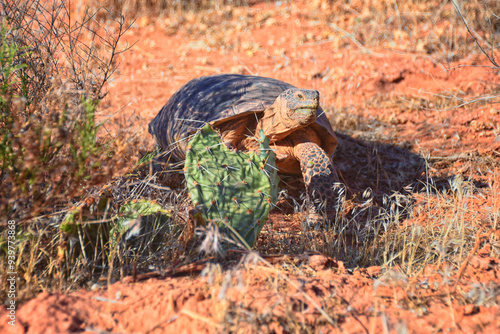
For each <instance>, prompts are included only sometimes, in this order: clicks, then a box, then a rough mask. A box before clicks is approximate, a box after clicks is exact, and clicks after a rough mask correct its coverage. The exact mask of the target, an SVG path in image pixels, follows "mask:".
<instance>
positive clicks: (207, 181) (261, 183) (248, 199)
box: [184, 124, 279, 247]
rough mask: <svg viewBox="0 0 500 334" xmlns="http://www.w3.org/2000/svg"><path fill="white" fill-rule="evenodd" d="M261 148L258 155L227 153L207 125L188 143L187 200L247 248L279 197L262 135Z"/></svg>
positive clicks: (272, 159) (272, 156)
mask: <svg viewBox="0 0 500 334" xmlns="http://www.w3.org/2000/svg"><path fill="white" fill-rule="evenodd" d="M259 143H260V153H259V154H257V153H255V152H249V153H243V152H238V151H231V150H229V149H228V148H227V147H226V146H225V145H224V144H223V143H222V139H221V137H220V136H219V134H218V133H217V132H216V131H215V130H214V129H212V127H211V126H210V125H208V124H207V125H205V126H204V127H203V128H202V129H201V130H199V131H198V133H197V134H196V135H195V136H194V137H193V139H191V140H190V142H189V144H188V150H187V153H186V165H185V170H184V171H185V176H186V181H187V185H188V188H189V193H190V196H191V200H192V201H193V204H194V205H195V207H196V208H197V209H199V210H200V211H201V213H202V215H203V217H204V218H205V219H206V220H211V221H214V222H217V224H218V225H219V226H220V227H221V228H222V229H223V230H226V231H228V230H231V232H232V233H233V234H234V233H235V232H236V233H237V234H239V235H240V236H241V237H242V238H243V240H244V241H245V242H246V243H247V244H248V246H250V247H251V246H253V244H254V243H255V241H256V239H257V236H258V235H259V232H260V230H261V229H262V227H263V226H264V224H265V222H266V219H267V215H268V214H269V211H270V210H271V208H272V206H273V205H274V203H276V198H277V195H278V181H279V179H278V176H277V168H276V166H275V154H274V152H273V151H272V150H271V149H270V148H269V139H268V138H266V137H265V136H264V134H263V133H261V134H260V139H259ZM232 230H234V231H232ZM236 238H239V237H238V236H236Z"/></svg>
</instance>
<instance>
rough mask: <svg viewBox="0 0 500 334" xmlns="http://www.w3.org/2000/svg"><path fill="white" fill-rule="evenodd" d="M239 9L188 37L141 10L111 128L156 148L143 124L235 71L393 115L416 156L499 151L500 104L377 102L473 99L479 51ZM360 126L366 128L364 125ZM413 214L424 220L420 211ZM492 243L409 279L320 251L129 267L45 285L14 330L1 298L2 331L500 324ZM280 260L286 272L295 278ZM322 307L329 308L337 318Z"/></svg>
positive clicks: (116, 86)
mask: <svg viewBox="0 0 500 334" xmlns="http://www.w3.org/2000/svg"><path fill="white" fill-rule="evenodd" d="M287 8H288V11H287V10H286V9H287ZM237 10H238V11H240V12H241V13H245V15H249V14H248V13H250V14H251V17H253V18H254V24H253V25H251V26H249V27H247V28H246V29H242V30H241V31H238V30H232V31H231V34H229V35H222V37H220V36H214V37H210V36H208V37H207V36H206V35H193V36H192V35H190V34H189V32H188V30H187V29H186V28H185V27H184V28H183V29H178V28H177V26H176V24H175V20H174V19H172V18H170V19H168V18H167V19H164V20H163V19H162V20H159V21H154V22H153V21H150V20H148V18H140V19H139V20H138V21H137V22H136V25H135V26H134V28H133V29H131V30H130V31H129V33H128V34H127V35H126V38H127V39H128V40H129V41H130V42H136V41H137V43H136V44H135V45H134V46H133V47H132V49H131V50H130V51H129V52H127V53H124V54H123V55H121V56H120V62H121V65H120V70H119V75H118V76H117V77H116V78H115V80H114V81H113V82H112V83H111V84H110V87H109V95H108V97H107V100H106V101H105V106H106V107H107V109H106V110H105V111H104V113H103V114H102V115H100V116H101V117H102V118H108V117H111V118H110V120H109V121H108V123H107V125H106V129H107V130H108V131H110V132H111V133H113V131H116V129H115V126H116V125H119V126H120V127H122V129H126V131H129V132H130V133H131V135H134V136H140V137H144V138H146V139H147V140H145V143H144V148H145V149H149V150H151V149H152V148H153V145H154V143H153V140H152V139H151V137H150V136H149V135H148V134H147V125H148V122H149V121H150V120H151V119H152V118H153V117H154V116H155V115H156V113H157V112H158V110H159V109H160V108H161V107H162V105H163V104H164V103H165V102H166V101H167V100H168V98H169V97H170V96H171V95H172V94H173V93H174V92H175V91H176V90H177V89H178V88H179V87H180V86H181V85H182V84H184V83H186V82H187V81H188V80H190V79H192V78H195V77H198V76H202V75H210V74H215V73H227V72H236V73H244V74H255V75H261V76H269V77H274V78H277V79H281V80H284V81H287V82H290V83H291V84H294V85H296V86H299V87H304V88H312V89H317V90H318V91H319V92H320V94H321V97H322V105H323V106H324V107H325V109H326V110H327V112H329V117H330V118H331V119H334V118H335V117H336V116H335V115H334V114H333V113H334V110H340V109H341V108H344V107H346V108H349V109H348V110H349V112H350V113H352V115H354V116H356V117H359V119H369V120H373V119H375V120H377V121H378V122H380V123H381V124H385V126H384V127H382V130H381V131H383V137H384V138H387V142H388V143H394V144H402V145H409V146H411V150H412V152H414V153H416V154H429V155H430V156H435V157H447V156H455V155H461V154H469V153H476V154H482V155H485V156H489V157H491V158H494V159H499V158H500V142H498V141H496V138H497V137H496V136H498V128H497V125H498V124H499V122H500V112H499V108H497V106H496V105H494V104H493V105H481V106H479V107H477V108H475V109H473V110H467V111H464V109H452V110H445V111H442V110H439V111H438V110H436V108H434V106H433V105H428V106H427V108H426V109H425V108H424V109H420V110H411V111H410V110H409V108H410V107H409V105H408V107H407V109H408V110H405V107H401V108H397V107H396V108H394V107H393V106H391V105H387V108H383V107H380V105H381V103H380V101H397V97H398V96H405V97H407V98H408V97H409V96H410V97H412V98H414V100H415V101H418V99H419V98H422V99H427V100H429V99H432V98H433V97H435V98H436V100H437V101H438V100H439V97H436V96H434V95H433V94H441V95H443V94H444V95H448V94H450V93H454V94H456V93H457V92H462V94H464V95H462V96H465V97H466V98H471V97H473V96H475V95H478V94H481V93H484V94H486V93H488V92H490V91H489V88H491V87H493V86H494V85H498V84H499V83H500V80H499V79H498V71H494V70H492V69H488V68H485V67H462V66H460V65H479V64H482V65H490V64H489V63H488V62H487V60H486V59H485V57H483V56H481V55H480V54H479V53H477V54H475V55H471V56H470V57H466V58H462V59H460V60H459V61H457V62H450V63H446V62H443V61H441V62H437V61H436V60H435V59H433V58H431V57H429V56H427V55H426V54H425V52H419V50H415V52H398V51H394V49H397V47H395V48H392V50H389V48H382V47H381V48H378V49H376V48H370V49H363V48H360V47H359V46H357V45H355V44H354V43H352V42H351V41H350V40H349V39H348V38H345V40H344V43H342V44H341V45H332V43H331V42H329V40H328V36H329V34H336V32H335V31H332V30H331V29H326V28H325V27H324V26H323V25H322V24H321V23H319V24H316V23H314V22H312V21H308V20H307V19H306V18H305V17H304V16H303V15H300V12H303V11H305V10H307V6H306V5H305V4H304V3H302V4H299V5H293V6H292V7H291V10H290V5H289V4H288V5H282V6H281V7H276V6H275V5H274V4H258V5H255V6H253V7H250V8H243V9H237ZM263 13H268V14H266V15H264V14H263ZM235 16H236V15H235ZM210 38H223V40H222V42H221V43H222V44H227V45H229V44H231V43H234V44H235V45H237V47H235V48H234V49H231V50H227V49H223V48H221V47H220V45H219V44H217V43H215V42H213V43H212V44H214V43H215V44H214V46H211V42H210V41H211V40H210ZM401 43H404V40H403V41H402V42H401ZM443 64H444V65H443ZM370 99H372V100H373V101H379V103H378V104H377V106H376V107H373V108H370V107H367V106H366V105H367V101H369V100H370ZM393 103H397V102H393ZM436 103H438V102H436ZM436 107H437V106H436ZM334 108H335V109H334ZM495 131H497V132H495ZM351 135H352V136H353V137H354V138H355V137H356V136H360V137H362V133H356V132H354V133H353V134H351ZM448 168H450V173H457V172H460V171H461V169H462V168H467V166H465V167H464V166H462V165H461V164H460V163H459V162H457V164H453V163H450V166H448ZM496 175H497V176H498V174H496ZM480 177H481V175H478V178H480ZM481 201H483V202H487V201H486V200H483V199H481V198H478V203H477V206H478V207H480V206H481V205H483V204H484V203H483V202H481ZM489 204H490V205H491V203H489ZM430 215H431V214H429V216H430ZM425 217H428V216H425ZM420 218H422V217H420ZM271 220H272V221H273V223H274V225H273V226H274V227H273V228H276V229H280V228H285V229H286V226H287V224H288V223H290V222H288V221H286V220H285V217H284V216H283V215H281V214H279V213H274V214H273V215H272V216H271ZM413 223H422V224H425V221H424V219H423V218H422V219H420V220H419V219H418V218H417V219H415V221H414V222H413ZM290 224H291V223H290ZM295 225H296V226H292V227H290V226H289V227H288V228H292V229H295V231H296V233H299V232H300V227H299V224H295ZM490 254H491V247H490V246H489V245H486V246H484V247H477V249H474V252H473V253H471V254H470V256H469V259H468V261H467V262H466V263H464V265H463V267H462V268H461V269H462V270H460V271H459V275H455V276H452V277H449V276H447V275H446V273H443V271H445V268H443V267H439V268H438V267H436V268H435V267H430V266H428V267H427V268H425V270H423V271H422V272H421V273H420V274H419V275H417V276H416V278H411V279H407V278H406V277H405V276H404V275H402V274H401V273H399V272H398V271H397V270H386V269H382V268H380V267H368V268H357V269H349V270H347V269H345V268H344V265H343V263H342V262H340V261H337V260H335V259H332V258H327V257H325V256H323V255H320V254H315V253H305V254H304V255H302V256H299V255H295V256H289V257H267V258H266V259H267V260H268V261H269V263H270V264H269V265H268V264H264V263H263V262H259V261H257V262H256V263H254V262H252V261H251V260H248V261H246V262H245V261H242V262H240V263H237V262H234V263H232V264H231V263H230V264H228V265H227V266H225V267H224V268H222V271H221V272H219V274H217V272H218V271H217V269H213V268H212V270H207V269H205V271H204V272H203V274H200V271H201V270H203V269H204V268H205V264H204V263H199V264H196V263H195V264H194V265H192V267H191V268H189V267H183V268H180V269H177V270H176V271H172V272H171V273H170V274H169V273H167V274H165V275H164V276H166V277H153V278H149V279H143V280H139V281H137V282H133V278H131V277H127V278H125V279H124V280H122V281H121V282H116V283H114V284H111V285H110V286H106V285H105V284H104V285H103V286H100V287H99V288H95V289H89V290H80V291H76V292H72V293H69V294H63V293H48V292H44V293H40V294H39V295H38V296H37V297H36V298H34V299H32V300H30V301H28V302H27V303H26V304H24V305H23V306H22V307H21V308H20V309H18V310H17V313H16V316H17V321H18V322H17V326H16V327H11V326H9V325H7V324H6V323H5V319H6V315H7V313H6V310H5V307H3V306H2V307H1V308H0V319H2V321H1V322H0V332H1V333H67V332H89V333H90V332H92V333H107V332H113V333H198V332H200V333H203V332H229V331H237V329H240V330H241V331H242V332H264V333H268V332H276V333H282V332H284V330H283V328H287V330H288V331H289V332H290V331H291V332H295V331H296V332H300V331H301V330H300V329H301V328H302V329H303V330H304V328H309V330H310V331H311V332H323V333H336V332H346V333H384V332H385V333H389V332H391V333H392V332H401V333H404V332H405V331H404V330H405V329H407V330H408V331H409V332H415V333H435V332H448V331H456V332H463V333H474V332H485V333H495V332H496V333H500V307H498V306H496V305H498V297H495V296H497V295H498V294H499V292H498V291H495V289H496V290H498V282H499V280H500V265H499V260H498V259H496V258H492V257H490ZM283 268H285V269H287V270H286V275H287V277H288V278H287V279H286V280H285V278H284V277H283V275H284V273H283V272H282V269H283ZM219 271H220V270H219ZM205 273H207V274H205ZM179 275H180V277H178V276H179ZM457 276H458V277H457ZM495 282H496V283H495ZM409 286H411V287H412V288H411V289H409V288H408V287H409ZM478 286H482V287H491V289H493V290H494V291H493V292H492V293H493V297H492V298H493V299H495V298H497V301H496V303H495V302H494V300H493V301H492V302H491V303H490V304H488V303H485V305H487V306H476V305H473V304H470V303H469V304H467V303H466V302H464V301H465V300H470V298H469V299H466V298H465V297H464V299H463V300H461V299H460V298H457V297H456V296H457V295H458V296H460V295H461V296H467V294H468V293H470V291H472V290H474V289H475V288H477V287H478ZM457 291H458V292H459V293H458V294H457V293H456V292H457ZM452 295H453V296H454V297H452ZM485 298H486V299H487V298H488V296H486V297H485ZM488 305H490V306H488ZM491 305H493V306H491ZM316 306H320V307H321V308H324V309H328V314H329V316H330V317H331V320H333V324H332V323H330V322H329V320H327V319H326V318H325V317H324V316H323V315H322V314H321V313H320V311H319V310H318V308H317V307H316Z"/></svg>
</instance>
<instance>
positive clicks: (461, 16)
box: [451, 0, 500, 68]
mask: <svg viewBox="0 0 500 334" xmlns="http://www.w3.org/2000/svg"><path fill="white" fill-rule="evenodd" d="M451 2H452V3H453V6H454V7H455V10H456V11H457V14H458V16H459V17H460V19H461V20H462V22H463V23H464V24H465V27H466V28H467V31H468V32H469V34H470V35H471V36H472V38H473V39H474V42H476V44H477V46H478V47H479V48H480V49H481V51H482V52H483V53H484V54H485V55H486V57H488V59H489V61H490V62H491V63H492V64H493V65H495V66H496V67H497V68H500V65H498V64H497V62H496V61H495V58H493V56H490V55H489V54H487V53H486V51H485V50H484V49H483V47H482V46H481V44H479V41H478V38H480V39H481V41H482V42H484V43H485V44H487V46H488V47H489V48H492V46H491V45H490V44H489V43H488V42H486V41H484V40H483V39H482V38H481V37H479V35H478V34H477V33H476V32H475V31H474V30H473V29H472V28H471V27H469V25H468V24H467V22H466V21H465V18H464V17H463V15H462V12H461V11H460V8H459V7H458V4H457V2H456V1H455V0H451Z"/></svg>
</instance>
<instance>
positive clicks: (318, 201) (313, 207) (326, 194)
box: [295, 142, 344, 226]
mask: <svg viewBox="0 0 500 334" xmlns="http://www.w3.org/2000/svg"><path fill="white" fill-rule="evenodd" d="M295 155H296V157H297V159H298V160H299V161H300V168H301V171H302V176H303V177H304V182H305V184H306V192H307V197H308V202H309V204H308V216H307V223H308V224H309V226H317V225H318V224H321V223H323V222H324V221H325V217H326V218H328V219H330V220H332V221H333V220H334V219H335V216H336V214H337V211H338V209H339V204H340V198H341V196H342V193H343V192H344V186H343V185H342V184H341V183H339V182H338V181H339V179H338V175H337V172H336V171H335V167H334V166H333V164H332V161H331V160H330V157H329V156H328V155H327V154H326V152H325V151H324V150H323V149H322V148H321V147H320V146H319V145H318V144H316V143H313V142H302V143H298V144H296V145H295Z"/></svg>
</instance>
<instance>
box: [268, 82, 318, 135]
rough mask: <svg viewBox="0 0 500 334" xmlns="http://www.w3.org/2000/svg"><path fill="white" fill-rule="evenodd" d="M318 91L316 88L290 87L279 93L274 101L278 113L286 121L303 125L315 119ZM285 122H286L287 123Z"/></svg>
mask: <svg viewBox="0 0 500 334" xmlns="http://www.w3.org/2000/svg"><path fill="white" fill-rule="evenodd" d="M318 107H319V93H318V91H316V90H308V89H300V88H290V89H287V90H285V91H284V92H283V93H281V94H280V95H279V96H278V97H277V98H276V101H275V102H274V109H275V111H276V113H277V114H278V115H280V116H281V117H283V118H285V119H287V121H288V122H291V123H293V124H296V125H298V126H304V125H308V124H311V123H313V122H315V121H316V109H318ZM288 122H287V123H288Z"/></svg>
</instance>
